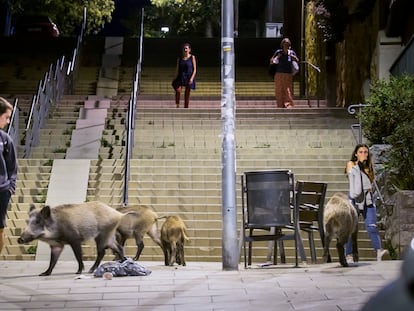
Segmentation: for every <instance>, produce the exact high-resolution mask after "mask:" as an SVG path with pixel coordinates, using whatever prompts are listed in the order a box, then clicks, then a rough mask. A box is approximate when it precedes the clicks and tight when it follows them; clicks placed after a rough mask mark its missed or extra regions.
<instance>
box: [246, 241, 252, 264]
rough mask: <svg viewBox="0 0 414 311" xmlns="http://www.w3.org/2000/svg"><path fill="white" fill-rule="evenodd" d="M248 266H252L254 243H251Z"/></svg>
mask: <svg viewBox="0 0 414 311" xmlns="http://www.w3.org/2000/svg"><path fill="white" fill-rule="evenodd" d="M247 265H249V266H251V265H252V242H249V256H248V259H247Z"/></svg>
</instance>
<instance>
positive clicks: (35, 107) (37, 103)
mask: <svg viewBox="0 0 414 311" xmlns="http://www.w3.org/2000/svg"><path fill="white" fill-rule="evenodd" d="M85 27H86V8H85V9H84V15H83V22H82V27H81V32H80V35H79V36H78V40H77V45H76V48H75V49H74V51H73V56H72V59H71V60H69V61H66V58H65V56H62V57H61V58H60V59H58V60H57V61H56V64H50V66H49V70H48V71H47V72H46V73H45V76H44V78H43V79H42V80H40V81H39V86H38V88H37V92H36V94H35V95H33V98H32V102H31V106H30V111H29V117H28V119H27V124H26V128H25V146H24V152H23V158H30V156H31V153H32V148H33V147H36V146H38V145H39V142H40V129H41V128H43V127H44V126H45V123H46V120H47V119H48V117H49V111H50V108H51V106H52V105H56V104H57V103H58V102H59V101H60V99H61V97H62V96H63V94H64V93H65V91H69V92H72V86H73V76H74V72H75V69H76V63H77V61H76V60H77V56H78V54H79V48H80V45H81V43H82V40H83V36H84V33H85Z"/></svg>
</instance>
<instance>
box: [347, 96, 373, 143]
mask: <svg viewBox="0 0 414 311" xmlns="http://www.w3.org/2000/svg"><path fill="white" fill-rule="evenodd" d="M368 106H370V105H369V104H361V103H359V104H356V105H350V106H349V107H348V113H349V114H356V113H359V114H361V113H362V109H363V108H364V107H368ZM355 129H358V136H355ZM351 131H352V135H353V136H354V139H355V142H356V143H357V144H362V124H361V119H360V118H358V123H354V124H351Z"/></svg>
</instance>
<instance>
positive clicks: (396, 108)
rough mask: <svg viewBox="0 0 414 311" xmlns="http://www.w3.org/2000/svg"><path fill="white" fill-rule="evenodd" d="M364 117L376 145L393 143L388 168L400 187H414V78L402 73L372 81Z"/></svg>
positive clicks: (369, 134) (364, 129)
mask: <svg viewBox="0 0 414 311" xmlns="http://www.w3.org/2000/svg"><path fill="white" fill-rule="evenodd" d="M367 103H368V104H369V105H368V106H367V107H365V108H364V110H363V112H362V114H361V115H360V116H359V117H360V119H361V124H362V128H363V131H364V136H365V137H366V138H367V139H368V140H369V141H370V142H371V143H373V144H390V145H391V146H392V148H390V150H389V154H388V159H389V162H388V163H387V164H386V165H385V168H386V169H387V171H388V172H389V174H390V178H391V181H392V183H393V185H394V186H395V188H397V189H410V190H412V189H414V138H413V134H412V133H413V130H414V77H413V76H409V75H402V76H398V77H391V78H390V80H389V81H385V80H378V81H375V82H374V83H372V85H371V90H370V95H369V97H368V98H367Z"/></svg>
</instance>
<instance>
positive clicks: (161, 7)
mask: <svg viewBox="0 0 414 311" xmlns="http://www.w3.org/2000/svg"><path fill="white" fill-rule="evenodd" d="M151 2H152V4H153V5H152V6H150V7H148V8H146V13H145V23H144V25H145V35H146V36H147V37H174V36H188V35H200V36H204V35H205V34H206V33H207V31H208V30H207V28H208V27H211V31H212V32H215V33H216V34H217V33H218V30H219V23H220V8H221V6H220V4H221V2H220V1H219V0H210V1H207V0H179V1H175V0H152V1H151ZM162 26H167V27H169V32H168V33H161V31H160V29H161V27H162Z"/></svg>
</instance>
